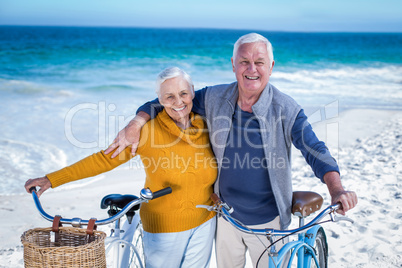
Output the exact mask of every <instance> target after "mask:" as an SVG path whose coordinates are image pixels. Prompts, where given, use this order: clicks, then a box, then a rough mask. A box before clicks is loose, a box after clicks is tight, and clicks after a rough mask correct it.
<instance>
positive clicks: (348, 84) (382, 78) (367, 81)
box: [270, 65, 402, 106]
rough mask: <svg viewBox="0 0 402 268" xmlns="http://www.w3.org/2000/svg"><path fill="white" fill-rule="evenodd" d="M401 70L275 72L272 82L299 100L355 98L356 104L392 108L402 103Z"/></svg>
mask: <svg viewBox="0 0 402 268" xmlns="http://www.w3.org/2000/svg"><path fill="white" fill-rule="evenodd" d="M401 77H402V66H398V65H387V66H382V67H364V68H357V67H351V66H345V67H342V68H337V69H315V70H300V71H295V72H284V71H276V72H275V70H274V72H273V74H272V78H271V80H270V81H271V82H272V83H273V84H274V85H276V86H278V88H279V89H281V90H283V91H285V92H286V93H288V94H290V95H295V96H298V97H300V98H310V99H311V98H317V99H318V98H320V96H332V97H333V98H335V99H337V98H343V99H346V98H354V100H353V101H354V102H355V103H359V102H360V103H363V104H364V103H367V101H371V102H373V101H374V100H378V101H379V102H384V104H386V102H390V103H389V104H390V105H391V106H395V105H396V104H398V103H399V105H400V103H402V86H401V84H402V83H401V82H402V78H401Z"/></svg>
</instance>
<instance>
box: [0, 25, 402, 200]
mask: <svg viewBox="0 0 402 268" xmlns="http://www.w3.org/2000/svg"><path fill="white" fill-rule="evenodd" d="M250 32H258V33H260V34H262V35H264V36H265V37H267V38H268V39H269V40H270V41H271V43H272V45H273V48H274V60H275V67H274V70H273V74H272V76H271V79H270V82H271V83H272V84H273V85H275V86H276V87H277V88H279V89H280V90H281V91H283V92H284V93H286V94H288V95H290V96H292V97H293V98H294V99H295V100H296V101H297V102H299V103H300V104H301V105H302V106H303V107H304V109H305V110H306V111H307V114H313V113H315V111H316V110H320V111H321V110H323V109H324V111H325V108H326V107H332V108H333V107H336V109H337V112H336V113H335V116H336V115H337V114H338V112H339V113H340V112H342V111H343V110H347V109H356V108H357V109H366V108H369V109H389V110H395V109H397V110H401V109H402V33H310V32H276V31H255V30H227V29H186V28H182V29H178V28H175V29H167V28H113V27H44V26H42V27H36V26H0V125H1V132H0V195H16V194H17V195H19V194H23V193H24V191H25V190H24V187H23V186H24V182H25V181H26V180H27V179H29V178H36V177H41V176H44V175H45V174H47V173H49V172H52V171H55V170H57V169H60V168H62V167H64V166H66V165H69V164H72V163H74V162H75V161H77V160H79V159H81V158H83V157H85V156H87V155H89V154H92V153H94V152H97V151H99V150H101V149H105V148H107V146H108V145H109V144H110V143H111V142H112V141H113V138H114V137H115V136H116V134H117V133H118V131H119V130H120V129H122V128H123V127H124V126H125V125H126V124H127V123H128V122H129V120H130V119H131V118H132V117H133V116H134V114H135V111H136V110H137V108H138V107H139V106H140V105H141V104H143V103H144V102H146V101H148V100H152V99H154V98H155V97H156V94H155V82H154V81H155V78H156V76H157V74H158V73H159V72H160V71H161V70H162V69H164V68H166V67H169V66H178V67H180V68H182V69H184V70H185V71H187V72H188V73H189V74H190V75H191V76H192V78H193V81H194V84H195V87H196V89H200V88H203V87H205V86H208V85H216V84H222V83H231V82H233V81H235V76H234V74H233V71H232V66H231V60H230V59H231V56H232V53H233V44H234V43H235V41H236V40H237V39H238V38H239V37H240V36H242V35H244V34H246V33H250Z"/></svg>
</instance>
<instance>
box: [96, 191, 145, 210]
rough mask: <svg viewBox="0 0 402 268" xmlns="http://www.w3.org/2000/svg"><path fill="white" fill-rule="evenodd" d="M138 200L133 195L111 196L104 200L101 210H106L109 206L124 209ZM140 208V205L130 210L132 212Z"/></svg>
mask: <svg viewBox="0 0 402 268" xmlns="http://www.w3.org/2000/svg"><path fill="white" fill-rule="evenodd" d="M135 199H138V197H137V196H135V195H131V194H125V195H121V194H109V195H107V196H105V197H103V198H102V201H101V205H100V207H101V209H106V208H107V207H108V206H111V207H112V206H114V207H117V208H119V209H123V208H124V207H125V206H126V205H127V204H128V203H130V202H131V201H133V200H135ZM139 208H140V205H136V206H134V207H132V208H131V209H130V211H135V210H138V209H139Z"/></svg>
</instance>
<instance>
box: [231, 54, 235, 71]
mask: <svg viewBox="0 0 402 268" xmlns="http://www.w3.org/2000/svg"><path fill="white" fill-rule="evenodd" d="M230 60H231V61H232V69H233V72H234V73H235V72H236V71H235V66H234V61H233V57H232V58H230Z"/></svg>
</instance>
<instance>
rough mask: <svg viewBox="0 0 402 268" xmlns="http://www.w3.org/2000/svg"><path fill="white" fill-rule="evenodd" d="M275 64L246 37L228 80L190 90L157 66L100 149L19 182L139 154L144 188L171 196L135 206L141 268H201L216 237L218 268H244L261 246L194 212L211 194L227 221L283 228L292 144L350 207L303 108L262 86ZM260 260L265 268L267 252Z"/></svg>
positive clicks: (72, 174) (263, 43)
mask: <svg viewBox="0 0 402 268" xmlns="http://www.w3.org/2000/svg"><path fill="white" fill-rule="evenodd" d="M274 64H275V62H274V57H273V52H272V46H271V44H270V42H269V41H268V40H267V39H266V38H265V37H263V36H261V35H259V34H256V33H251V34H247V35H244V36H242V37H240V38H239V39H238V40H237V42H236V43H235V45H234V49H233V57H232V67H233V72H234V73H235V75H236V80H237V81H236V82H234V83H232V84H226V85H216V86H211V87H206V88H203V89H201V90H198V91H196V92H194V86H193V83H192V80H191V78H190V76H189V75H188V74H186V73H185V72H184V71H182V70H180V69H178V68H176V67H173V68H168V69H165V70H164V71H162V72H161V73H160V74H159V76H158V78H157V94H158V98H157V99H156V100H154V101H152V102H149V103H146V104H145V105H143V106H142V107H140V109H139V111H138V112H137V115H136V116H135V118H134V119H133V120H132V121H131V122H130V123H129V124H128V125H127V126H126V127H125V129H123V130H122V131H120V132H119V134H118V136H117V137H116V139H115V140H114V142H113V144H112V145H111V146H110V147H109V148H108V149H107V150H106V151H101V152H99V153H97V154H93V155H91V156H89V157H87V158H85V159H83V160H81V161H79V162H77V163H75V164H73V165H71V166H69V167H66V168H64V169H62V170H60V171H56V172H53V173H50V174H48V175H46V176H45V177H42V178H37V179H31V180H28V181H27V182H26V184H25V187H26V189H27V190H28V189H29V188H30V187H32V186H38V187H40V190H39V192H38V194H42V193H43V192H44V191H46V190H47V189H48V188H50V187H52V188H55V187H57V186H59V185H61V184H64V183H67V182H70V181H73V180H78V179H83V178H86V177H90V176H95V175H97V174H100V173H102V172H106V171H109V170H111V169H113V168H115V167H117V166H118V165H120V164H122V163H124V162H126V161H128V160H129V159H130V158H132V157H133V156H134V155H135V154H138V155H140V156H141V159H142V160H143V161H148V162H147V163H150V165H147V167H146V170H145V172H146V181H145V187H149V188H150V189H151V190H153V191H155V190H159V189H161V188H164V187H167V186H170V187H172V194H170V195H167V196H164V197H163V198H160V199H157V200H154V201H152V202H150V203H149V204H148V203H147V204H143V205H142V207H141V209H140V216H141V220H142V222H143V228H144V251H145V259H146V267H208V266H209V262H210V257H211V251H212V244H213V240H214V238H215V239H216V258H217V266H218V267H228V268H233V267H244V265H245V254H246V251H247V250H249V253H250V257H251V260H252V262H253V266H254V267H255V265H256V262H257V260H258V258H259V257H260V255H261V253H262V252H263V251H264V249H265V247H266V246H268V245H269V242H268V241H260V240H259V239H258V238H256V237H255V236H254V235H250V234H244V233H241V232H240V231H238V230H236V229H235V228H234V227H232V226H231V225H230V224H229V223H228V222H226V220H225V219H223V218H222V217H215V214H214V213H213V212H209V211H206V210H205V209H199V208H196V205H199V204H205V205H210V204H211V201H210V200H209V196H210V194H211V193H212V192H215V193H216V194H218V195H219V196H220V197H221V199H223V200H224V201H225V202H226V203H228V204H229V205H231V206H232V207H233V208H234V212H233V214H232V216H233V217H234V218H236V219H238V220H240V221H241V222H242V223H244V224H246V225H247V226H249V227H251V228H281V229H286V228H287V227H288V226H289V225H290V221H291V215H290V208H291V202H292V181H291V166H290V161H291V156H290V152H291V145H292V144H293V145H294V146H295V147H296V148H297V149H299V150H300V151H301V152H302V154H303V156H304V157H305V159H306V162H307V163H308V164H309V165H310V166H311V168H312V170H313V171H314V173H315V175H316V176H317V177H318V178H319V179H321V181H322V182H323V183H325V184H326V185H327V187H328V191H329V193H330V195H331V198H332V203H337V202H340V203H341V204H342V209H341V210H340V211H339V212H340V213H342V214H344V213H345V212H346V211H348V210H349V209H352V208H353V207H354V206H355V205H356V203H357V196H356V194H355V193H354V192H350V191H346V190H345V189H344V188H343V187H342V184H341V180H340V175H339V169H338V166H337V163H336V161H335V160H334V159H333V158H332V156H331V155H330V153H329V151H328V149H327V147H326V146H325V144H324V143H323V142H321V141H319V140H318V139H317V137H316V136H315V134H314V132H313V130H312V128H311V126H310V124H309V123H308V122H307V117H306V115H305V114H304V112H303V109H302V108H301V107H300V106H299V105H298V104H297V103H296V102H295V101H294V100H293V99H292V98H291V97H289V96H287V95H285V94H283V93H281V92H280V91H279V90H278V89H277V88H275V87H274V86H273V85H271V84H270V83H269V78H270V76H271V74H272V69H273V67H274ZM207 125H208V131H206V128H207ZM208 134H209V135H208ZM119 154H120V156H119V157H116V156H117V155H119ZM163 157H179V158H181V159H187V160H188V162H186V163H187V165H185V166H184V165H181V164H178V163H179V162H176V164H175V165H172V166H169V167H167V168H165V167H164V168H163V169H162V168H160V167H157V166H152V163H154V164H153V165H155V163H158V161H157V159H160V158H163ZM214 157H215V158H214ZM150 159H153V160H155V161H149V160H150ZM211 159H216V162H214V161H211ZM239 161H240V162H241V163H243V165H239ZM247 161H253V165H250V163H246V162H247ZM256 163H258V164H256ZM215 233H216V235H215ZM262 242H264V243H266V244H265V245H264V244H263V243H262ZM263 263H265V265H264V264H263ZM260 264H262V267H263V266H265V267H267V266H268V256H265V257H263V258H262V259H261V260H260Z"/></svg>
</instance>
